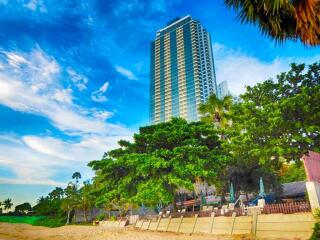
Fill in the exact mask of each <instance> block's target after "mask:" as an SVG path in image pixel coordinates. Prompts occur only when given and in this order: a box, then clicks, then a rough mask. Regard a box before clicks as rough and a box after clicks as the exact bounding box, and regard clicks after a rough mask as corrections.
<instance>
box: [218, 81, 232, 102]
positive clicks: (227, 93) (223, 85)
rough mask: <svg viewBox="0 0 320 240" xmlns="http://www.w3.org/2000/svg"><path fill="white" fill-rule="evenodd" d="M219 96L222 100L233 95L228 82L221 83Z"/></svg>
mask: <svg viewBox="0 0 320 240" xmlns="http://www.w3.org/2000/svg"><path fill="white" fill-rule="evenodd" d="M217 96H218V98H220V99H222V98H224V97H226V96H231V93H230V91H229V89H228V82H227V81H222V82H221V83H219V84H218V93H217Z"/></svg>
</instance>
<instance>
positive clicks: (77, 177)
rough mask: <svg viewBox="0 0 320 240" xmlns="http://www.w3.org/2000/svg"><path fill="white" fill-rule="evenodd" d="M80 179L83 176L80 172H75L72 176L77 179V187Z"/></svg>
mask: <svg viewBox="0 0 320 240" xmlns="http://www.w3.org/2000/svg"><path fill="white" fill-rule="evenodd" d="M80 178H81V174H80V173H79V172H74V173H73V174H72V179H75V180H76V185H78V183H79V179H80Z"/></svg>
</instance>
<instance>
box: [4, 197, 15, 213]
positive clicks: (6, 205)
mask: <svg viewBox="0 0 320 240" xmlns="http://www.w3.org/2000/svg"><path fill="white" fill-rule="evenodd" d="M2 205H3V206H4V210H9V209H10V208H12V206H13V203H12V200H11V199H10V198H7V199H6V200H4V201H3V203H2Z"/></svg>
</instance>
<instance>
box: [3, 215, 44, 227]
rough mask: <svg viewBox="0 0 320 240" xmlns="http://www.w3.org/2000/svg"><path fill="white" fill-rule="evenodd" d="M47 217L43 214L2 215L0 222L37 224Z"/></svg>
mask: <svg viewBox="0 0 320 240" xmlns="http://www.w3.org/2000/svg"><path fill="white" fill-rule="evenodd" d="M44 218H46V217H43V216H0V222H8V223H28V224H31V225H33V224H35V223H36V222H37V221H39V220H42V219H44Z"/></svg>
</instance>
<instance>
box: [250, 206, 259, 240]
mask: <svg viewBox="0 0 320 240" xmlns="http://www.w3.org/2000/svg"><path fill="white" fill-rule="evenodd" d="M257 223H258V210H257V209H255V210H254V211H253V215H252V229H251V233H252V234H253V235H254V236H256V235H257Z"/></svg>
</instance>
